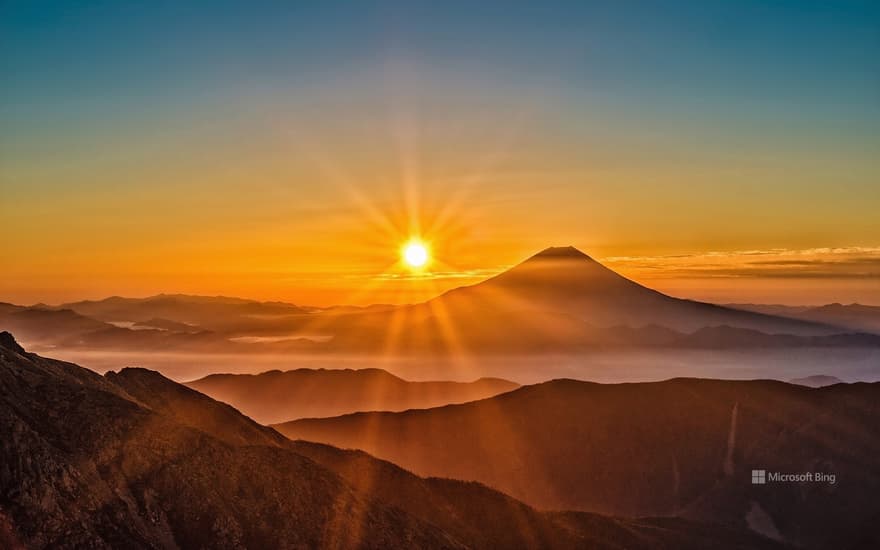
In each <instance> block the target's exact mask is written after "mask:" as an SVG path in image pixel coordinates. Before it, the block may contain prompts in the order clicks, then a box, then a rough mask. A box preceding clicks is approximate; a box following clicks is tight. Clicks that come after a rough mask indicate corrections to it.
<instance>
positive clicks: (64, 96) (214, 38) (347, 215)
mask: <svg viewBox="0 0 880 550" xmlns="http://www.w3.org/2000/svg"><path fill="white" fill-rule="evenodd" d="M432 9H434V8H432ZM436 9H438V10H439V11H441V12H444V13H445V11H446V10H445V8H439V7H438V8H436ZM450 9H451V8H450ZM762 9H763V8H762ZM132 10H133V11H132ZM72 11H75V10H72ZM105 11H107V13H105V14H103V15H104V16H106V18H107V19H106V20H103V19H101V20H98V19H95V18H94V17H91V16H86V15H87V14H86V15H84V14H80V16H81V18H80V19H77V17H75V16H74V14H68V16H67V17H60V18H58V19H57V20H55V19H52V18H49V17H41V18H38V19H33V20H31V19H27V17H25V15H26V14H25V15H22V17H25V22H26V24H24V23H23V24H22V25H21V27H20V28H16V29H17V30H16V32H15V33H7V34H6V36H5V38H3V40H6V41H7V42H6V44H7V47H0V67H5V68H6V70H4V71H3V72H4V74H7V75H10V78H9V80H10V81H9V82H7V84H8V85H7V86H3V87H2V89H0V231H2V235H3V237H4V243H3V251H2V253H0V258H2V259H0V262H2V265H0V267H2V269H0V300H3V301H11V302H17V303H33V302H38V301H44V302H50V303H58V302H62V301H68V300H75V299H80V298H100V297H105V296H107V295H112V294H118V295H132V296H144V295H150V294H155V293H160V292H186V293H198V294H225V295H236V296H243V297H253V298H259V299H279V300H286V301H292V302H296V303H301V304H316V305H328V304H334V303H371V302H391V301H393V302H406V301H412V300H419V299H424V298H426V297H430V296H432V295H434V294H436V293H438V292H440V291H442V290H445V289H447V288H450V287H453V286H457V285H460V284H466V283H472V282H476V281H478V280H480V279H481V278H483V277H485V276H488V275H491V274H493V273H497V272H498V271H500V270H502V269H504V268H506V267H508V266H510V265H512V264H514V263H516V262H518V261H521V260H522V259H524V258H525V257H527V256H529V255H531V254H533V253H535V252H537V251H539V250H541V249H543V248H546V247H548V246H558V245H575V246H577V247H579V248H580V249H582V250H583V251H584V252H586V253H588V254H590V255H592V256H593V257H595V258H598V259H603V260H605V261H607V263H608V264H609V266H610V267H612V268H614V269H616V270H618V271H620V272H621V273H623V274H625V275H627V276H630V277H633V278H635V279H636V280H638V281H640V282H643V283H645V284H647V285H649V286H652V287H655V288H658V289H660V290H664V291H668V292H671V293H673V294H675V295H678V296H687V297H694V298H700V299H708V300H713V301H724V302H728V301H736V302H749V301H750V302H782V303H811V304H812V303H825V302H831V301H841V302H853V301H858V302H862V303H875V304H876V303H880V253H878V248H880V216H878V215H877V212H878V210H880V208H878V207H880V185H877V181H878V171H877V161H876V159H877V158H878V156H880V141H878V139H877V135H878V134H877V132H876V128H877V121H876V118H877V114H878V113H880V110H878V109H877V108H876V107H877V106H878V103H877V96H876V86H875V85H874V84H876V74H877V72H876V59H877V56H876V55H872V52H871V47H874V48H875V49H876V40H874V38H875V37H876V36H875V35H876V33H874V30H875V29H873V28H870V29H863V28H862V27H863V23H864V21H862V19H859V18H852V20H849V19H847V21H846V25H844V26H842V27H840V28H839V29H837V28H836V27H835V29H836V30H837V31H839V32H835V33H831V34H829V33H828V32H817V31H818V30H822V29H826V26H827V25H828V24H829V21H828V17H827V15H823V16H822V17H820V18H817V19H816V20H815V21H812V23H811V25H815V26H814V27H810V26H808V27H805V28H804V29H799V28H789V27H786V26H784V25H781V24H780V25H773V26H771V27H770V28H771V30H772V32H770V33H769V34H768V35H766V36H763V42H762V41H760V40H757V39H756V40H753V41H750V42H749V43H748V44H740V45H739V46H737V47H728V46H725V45H723V44H718V43H716V42H715V41H714V38H713V37H703V36H696V35H693V34H692V33H690V31H691V30H692V29H694V28H703V27H702V26H699V25H698V26H691V25H690V24H688V23H687V22H678V23H681V24H682V25H684V26H683V29H685V30H686V31H687V32H681V31H682V29H679V28H678V26H677V25H678V23H676V21H675V20H669V21H667V20H665V19H664V20H663V21H660V20H659V19H658V20H657V21H655V20H654V19H646V20H645V21H641V20H638V21H630V22H629V23H628V24H627V25H630V24H631V25H633V26H632V27H630V26H626V27H625V28H626V29H627V32H617V31H616V30H615V28H614V25H616V24H621V23H620V22H619V21H618V22H616V23H615V22H614V21H608V22H605V23H601V22H600V21H598V20H596V19H595V18H592V17H586V16H584V17H583V19H582V20H579V21H578V25H575V26H574V27H570V28H569V27H566V26H565V25H562V24H563V23H566V24H567V23H574V22H575V21H558V20H555V19H554V23H553V24H550V23H548V24H547V25H546V26H544V27H536V26H535V25H533V21H532V19H531V17H529V18H526V19H523V20H522V21H514V20H508V19H503V20H502V19H498V18H495V17H488V15H487V14H482V17H487V19H484V20H482V21H481V22H480V24H476V23H475V22H474V21H472V20H471V18H472V17H477V16H478V15H479V14H474V13H471V12H470V10H468V13H463V12H462V13H458V11H457V10H451V11H452V12H455V13H446V14H445V15H446V16H453V15H454V16H455V17H454V20H455V23H454V24H453V23H452V22H449V21H448V22H447V23H446V24H444V25H441V26H440V27H437V28H435V27H434V25H439V24H440V23H439V22H440V21H443V20H444V19H443V18H442V17H441V16H440V14H438V15H437V16H436V17H433V16H432V17H428V16H426V15H425V14H420V13H414V14H410V15H411V16H412V17H413V20H412V21H409V22H408V23H407V24H406V25H403V26H401V27H399V28H398V27H395V26H393V25H392V27H393V28H388V29H386V28H384V27H382V28H381V29H378V28H376V29H372V28H370V27H368V26H365V25H364V24H363V23H362V21H361V20H360V19H351V17H350V14H349V16H346V15H345V14H341V13H337V11H340V10H330V11H326V12H325V11H323V10H318V11H319V12H320V13H309V14H298V15H297V16H296V17H294V15H293V14H291V13H287V12H286V10H282V11H285V13H284V14H278V16H277V17H274V16H272V17H270V16H269V14H262V15H261V14H258V13H254V14H253V17H257V18H258V19H259V20H260V21H261V22H260V24H259V25H254V26H253V27H252V28H253V29H261V31H260V33H259V34H258V35H257V36H242V35H240V34H237V33H239V32H244V31H243V30H242V28H241V27H240V26H239V25H234V24H232V22H234V21H238V18H237V17H231V18H229V19H228V20H227V19H222V20H217V21H214V23H216V24H217V25H219V26H217V27H212V26H207V27H205V29H202V30H203V31H204V32H205V34H204V36H202V35H199V37H198V40H196V38H194V37H193V36H191V35H190V33H189V32H188V27H187V26H186V25H183V26H182V27H181V29H178V30H180V31H181V32H180V33H179V34H176V35H174V36H170V35H169V34H168V32H163V33H158V31H157V29H162V25H147V24H144V21H147V20H150V17H151V16H153V15H156V14H151V13H150V9H149V8H146V7H128V8H122V7H120V8H118V10H117V9H111V8H107V10H105ZM141 11H143V12H145V13H140V12H141ZM367 11H369V10H367ZM417 11H418V10H417ZM130 12H131V13H130ZM374 15H375V14H374ZM544 15H545V16H547V17H551V18H555V17H556V16H557V15H558V14H554V13H553V12H547V13H546V14H544ZM624 15H626V14H624ZM263 16H265V19H260V18H261V17H263ZM10 17H11V15H10ZM200 17H201V16H200ZM310 17H311V18H315V23H314V24H311V23H307V21H308V20H309V19H308V18H310ZM365 17H367V16H366V15H365ZM303 18H306V19H303ZM338 19H345V20H346V21H347V22H346V25H350V26H345V31H344V32H343V31H342V30H340V29H341V27H339V28H337V26H336V25H337V24H342V22H341V21H338ZM383 20H384V19H383ZM625 20H627V19H626V18H625ZM725 20H726V19H725ZM786 20H787V19H786V18H785V17H781V18H780V20H779V21H781V22H784V21H786ZM199 21H201V18H200V19H199ZM395 21H396V20H395ZM401 21H402V20H401ZM615 21H616V20H615ZM319 22H320V24H318V23H319ZM373 23H375V20H373ZM189 24H196V22H193V21H190V22H189ZM227 24H232V25H231V27H229V28H226V27H225V25H227ZM841 24H842V23H841ZM43 25H45V26H47V28H46V29H43V27H42V26H43ZM90 25H91V26H90ZM446 25H451V26H446ZM603 25H611V27H607V26H603ZM670 25H671V26H670ZM667 26H668V27H667ZM422 27H425V32H412V29H416V28H422ZM563 27H564V28H567V29H568V32H569V33H570V34H569V35H567V38H565V33H561V34H560V33H558V32H553V33H546V32H545V30H546V29H558V28H563ZM581 27H583V29H582V28H581ZM588 27H589V28H591V31H590V32H585V31H584V29H586V28H588ZM850 27H852V28H850ZM198 28H201V27H198ZM248 28H251V27H248ZM294 28H296V29H298V30H299V31H300V32H299V33H297V32H293V31H292V30H291V29H294ZM707 28H708V27H707ZM10 29H12V26H11V25H10ZM119 29H126V31H125V32H127V33H128V30H132V29H133V30H132V32H131V36H130V40H127V41H123V42H122V43H121V42H120V41H118V40H116V34H115V33H116V32H117V31H118V30H119ZM224 29H225V30H224ZM321 29H327V31H326V32H325V31H324V30H321ZM333 29H336V30H335V33H334V31H333ZM860 29H861V30H860ZM135 30H136V31H137V32H135ZM221 30H222V32H221ZM373 30H375V31H377V32H375V33H373V32H372V31H373ZM453 30H454V32H453ZM313 31H314V32H313ZM378 31H381V32H378ZM863 31H866V32H867V31H870V32H867V34H862V32H863ZM448 32H452V34H451V35H447V34H446V33H448ZM756 32H758V31H757V30H756ZM157 33H158V34H157ZM303 33H305V34H303ZM327 33H329V34H327ZM532 33H537V34H532ZM46 37H53V40H54V41H55V42H52V41H49V42H51V43H48V42H47V40H46ZM295 37H300V39H301V40H302V42H300V41H298V40H294V38H295ZM389 37H391V38H395V37H396V38H395V39H394V40H391V38H389ZM453 37H454V39H453ZM527 37H530V38H528V39H527ZM263 39H265V40H274V41H275V42H272V43H273V44H274V46H273V47H272V48H268V49H267V46H266V43H264V42H263V41H262V40H263ZM386 39H388V40H391V41H390V42H388V43H386V42H385V40H386ZM169 40H174V41H176V42H175V43H176V47H170V46H168V47H166V46H165V45H166V42H167V41H169ZM191 40H195V41H196V42H195V43H194V44H193V43H191V42H190V41H191ZM679 40H684V41H686V42H687V41H694V43H693V44H689V45H687V47H683V46H684V44H683V43H679ZM817 40H822V41H824V42H823V43H822V44H821V48H820V46H817V45H816V43H817ZM202 41H203V42H202ZM581 41H585V42H586V43H585V44H583V48H579V47H578V48H573V47H572V45H573V44H579V43H580V42H581ZM593 41H595V43H594V42H593ZM313 42H314V43H313ZM157 45H161V46H162V47H157ZM798 45H799V46H798ZM0 46H3V44H2V43H0ZM196 46H200V47H196ZM814 47H815V48H818V49H815V48H814ZM750 48H754V49H750ZM810 48H814V49H810ZM166 50H167V52H174V55H173V56H170V57H168V58H166V57H164V55H165V53H166ZM57 51H64V52H66V55H67V57H63V58H62V57H59V56H58V55H56V52H57ZM224 52H225V53H224ZM853 52H862V53H863V54H864V55H861V54H860V55H854V53H853ZM538 54H540V55H539V57H537V58H533V57H531V56H533V55H538ZM783 54H784V55H783ZM154 56H158V58H156V57H154ZM538 60H539V61H538ZM62 61H63V63H62ZM71 64H72V65H71ZM71 67H73V68H71ZM803 68H808V69H809V70H802V69H803ZM160 69H161V70H160ZM820 69H821V70H820ZM817 75H821V78H817ZM413 235H421V236H423V237H424V238H425V239H427V240H429V241H431V243H432V246H433V249H434V252H435V262H434V263H433V265H432V266H431V269H430V270H429V273H428V274H427V275H425V276H422V277H419V278H415V279H414V278H412V277H408V276H407V272H406V271H405V270H402V269H400V266H396V265H395V264H396V263H397V262H398V257H397V255H398V251H399V247H400V245H401V243H402V242H404V241H405V240H407V239H408V238H410V237H411V236H413Z"/></svg>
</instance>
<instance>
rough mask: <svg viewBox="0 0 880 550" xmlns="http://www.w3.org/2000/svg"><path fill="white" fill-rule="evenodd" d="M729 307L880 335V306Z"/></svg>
mask: <svg viewBox="0 0 880 550" xmlns="http://www.w3.org/2000/svg"><path fill="white" fill-rule="evenodd" d="M727 307H731V308H734V309H742V310H745V311H754V312H757V313H764V314H767V315H775V316H777V317H788V318H791V319H800V320H802V321H810V322H814V323H823V324H827V325H834V326H838V327H842V328H845V329H848V330H855V331H861V332H872V333H875V334H880V306H865V305H862V304H847V305H844V304H828V305H824V306H780V305H759V304H728V306H727Z"/></svg>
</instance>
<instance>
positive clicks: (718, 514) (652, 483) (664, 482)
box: [275, 379, 880, 548]
mask: <svg viewBox="0 0 880 550" xmlns="http://www.w3.org/2000/svg"><path fill="white" fill-rule="evenodd" d="M877 426H880V383H874V384H866V383H858V384H837V385H834V386H829V387H825V388H821V389H812V388H807V387H802V386H795V385H790V384H786V383H782V382H776V381H770V380H755V381H720V380H701V379H674V380H669V381H666V382H655V383H638V384H612V385H603V384H594V383H589V382H577V381H573V380H554V381H551V382H546V383H543V384H537V385H534V386H524V387H522V388H520V389H517V390H514V391H511V392H508V393H505V394H502V395H499V396H496V397H492V398H489V399H484V400H481V401H476V402H473V403H466V404H462V405H448V406H445V407H439V408H434V409H428V410H414V411H406V412H398V413H392V412H384V413H380V412H374V413H357V414H351V415H346V416H340V417H337V418H329V419H312V420H297V421H293V422H288V423H284V424H280V425H276V426H275V427H276V428H277V429H278V430H279V431H280V432H281V433H283V434H285V435H287V436H288V437H290V438H293V439H305V440H309V441H318V442H323V443H328V444H331V445H335V446H339V447H346V448H357V449H362V450H364V451H366V452H368V453H371V454H374V455H376V456H378V457H381V458H384V459H387V460H390V461H392V462H394V463H396V464H399V465H401V466H402V467H404V468H407V469H410V470H412V471H414V472H416V473H417V474H419V475H426V476H440V477H453V478H457V479H469V480H476V481H480V482H482V483H485V484H487V485H489V486H491V487H494V488H497V489H499V490H502V491H504V492H506V493H508V494H510V495H512V496H514V497H516V498H519V499H522V500H523V501H525V502H528V503H530V504H532V505H534V506H537V507H540V508H546V509H574V510H584V511H591V512H597V513H602V514H611V515H623V516H645V515H647V516H656V515H660V516H668V515H678V516H683V517H688V518H691V519H699V520H702V521H709V522H713V523H721V524H726V525H734V526H741V527H746V526H748V527H749V528H751V529H753V530H756V531H759V532H761V533H764V534H765V535H767V536H769V537H773V538H776V539H778V540H785V541H786V542H789V543H793V544H795V545H798V546H805V547H827V548H832V547H834V548H847V547H865V548H867V547H875V548H876V547H880V507H878V505H877V494H878V491H880V460H878V459H877V457H878V456H880V437H878V433H877ZM756 469H760V470H766V471H771V472H774V471H775V472H791V473H797V472H824V473H831V474H834V475H835V476H836V483H834V484H833V485H832V484H829V483H820V482H814V483H777V484H773V485H772V486H764V485H762V486H753V485H752V484H751V483H750V475H751V471H752V470H756Z"/></svg>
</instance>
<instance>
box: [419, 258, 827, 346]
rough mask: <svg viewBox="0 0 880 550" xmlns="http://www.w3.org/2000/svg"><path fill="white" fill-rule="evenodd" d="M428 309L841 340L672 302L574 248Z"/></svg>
mask: <svg viewBox="0 0 880 550" xmlns="http://www.w3.org/2000/svg"><path fill="white" fill-rule="evenodd" d="M428 303H429V304H433V305H434V308H435V309H436V308H443V309H446V310H448V311H450V312H451V313H452V314H453V315H455V314H457V313H458V314H464V313H465V312H474V313H477V312H479V311H481V310H499V309H500V310H502V311H538V312H548V311H552V312H555V313H558V314H566V315H573V316H575V317H577V318H579V319H581V320H583V321H585V322H588V323H590V324H591V325H593V326H598V327H611V326H615V325H626V326H631V327H640V326H644V325H649V324H654V325H660V326H664V327H667V328H671V329H674V330H678V331H684V332H692V331H694V330H698V329H700V328H703V327H709V326H717V325H729V326H732V327H738V328H749V329H754V330H760V331H764V332H777V333H790V334H799V335H814V334H828V333H832V332H840V331H839V330H834V329H833V328H831V327H828V326H821V325H819V324H816V323H811V322H806V321H795V320H790V319H782V318H779V317H774V316H771V315H764V314H759V313H753V312H745V311H740V310H734V309H730V308H726V307H723V306H718V305H714V304H707V303H702V302H696V301H692V300H682V299H679V298H673V297H670V296H667V295H665V294H662V293H660V292H657V291H656V290H652V289H650V288H647V287H644V286H642V285H640V284H638V283H636V282H634V281H631V280H629V279H627V278H625V277H622V276H621V275H618V274H617V273H615V272H614V271H612V270H610V269H608V268H607V267H605V266H603V265H602V264H600V263H599V262H597V261H595V260H594V259H592V258H590V257H589V256H587V255H586V254H584V253H583V252H581V251H579V250H577V249H576V248H574V247H555V248H548V249H546V250H544V251H542V252H540V253H538V254H536V255H534V256H532V257H531V258H529V259H528V260H526V261H524V262H522V263H520V264H519V265H517V266H515V267H513V268H512V269H510V270H508V271H505V272H504V273H501V274H500V275H497V276H495V277H492V278H490V279H488V280H486V281H483V282H481V283H478V284H476V285H473V286H469V287H462V288H457V289H455V290H451V291H449V292H447V293H445V294H444V295H442V296H440V297H438V298H436V299H434V300H432V301H431V302H428Z"/></svg>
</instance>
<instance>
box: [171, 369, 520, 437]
mask: <svg viewBox="0 0 880 550" xmlns="http://www.w3.org/2000/svg"><path fill="white" fill-rule="evenodd" d="M186 385H187V386H189V387H190V388H193V389H195V390H198V391H200V392H202V393H204V394H205V395H209V396H211V397H213V398H214V399H216V400H218V401H222V402H224V403H228V404H230V405H232V406H233V407H235V408H236V409H238V410H240V411H241V412H243V413H244V414H246V415H247V416H249V417H251V418H253V419H254V420H256V421H257V422H260V423H263V424H271V423H275V422H282V421H285V420H290V419H293V418H309V417H324V416H338V415H340V414H346V413H350V412H356V411H402V410H406V409H416V408H418V409H424V408H429V407H436V406H438V405H447V404H449V403H464V402H466V401H475V400H477V399H483V398H485V397H492V396H493V395H498V394H499V393H504V392H506V391H510V390H514V389H516V388H518V387H519V384H517V383H515V382H510V381H507V380H501V379H499V378H480V379H479V380H475V381H474V382H467V383H465V382H410V381H408V380H403V379H402V378H398V377H397V376H394V375H393V374H391V373H389V372H387V371H384V370H381V369H359V370H352V369H335V370H328V369H297V370H291V371H285V372H282V371H269V372H264V373H262V374H212V375H210V376H206V377H204V378H201V379H199V380H193V381H192V382H187V383H186Z"/></svg>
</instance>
